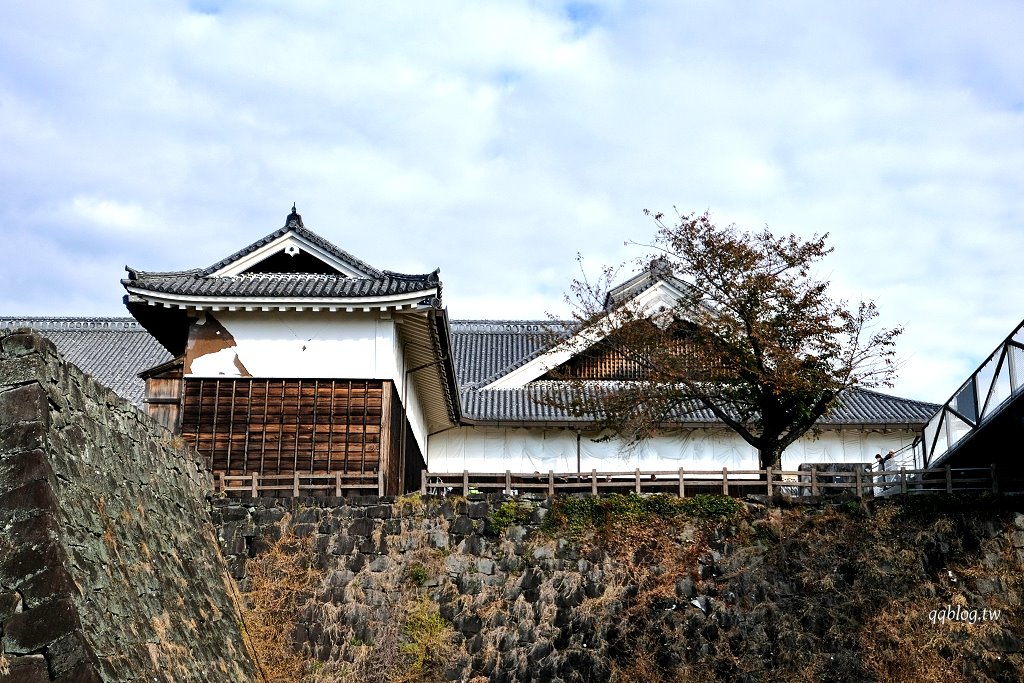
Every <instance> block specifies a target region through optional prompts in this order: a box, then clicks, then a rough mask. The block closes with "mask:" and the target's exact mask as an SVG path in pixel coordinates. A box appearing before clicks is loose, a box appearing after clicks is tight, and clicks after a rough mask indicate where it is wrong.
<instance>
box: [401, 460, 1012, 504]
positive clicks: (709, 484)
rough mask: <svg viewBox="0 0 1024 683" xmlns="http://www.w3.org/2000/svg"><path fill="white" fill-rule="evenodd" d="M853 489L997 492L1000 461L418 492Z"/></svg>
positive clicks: (492, 484) (426, 481)
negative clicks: (997, 463)
mask: <svg viewBox="0 0 1024 683" xmlns="http://www.w3.org/2000/svg"><path fill="white" fill-rule="evenodd" d="M847 489H852V490H853V492H855V493H856V494H857V495H858V496H884V495H892V494H899V493H902V494H908V493H927V492H947V493H953V492H954V491H958V492H959V491H991V492H992V493H998V492H999V483H998V478H997V475H996V466H995V465H992V466H990V467H970V468H965V467H948V466H947V467H944V468H938V469H907V468H905V467H904V468H900V469H899V470H868V469H864V468H857V469H855V470H853V471H851V472H837V471H834V470H818V469H815V468H812V469H809V470H776V469H772V468H768V469H766V470H730V469H728V468H726V467H723V468H722V469H721V470H688V469H686V468H682V467H681V468H679V469H678V470H656V471H643V470H634V471H633V472H599V471H597V470H591V471H590V472H571V473H564V472H563V473H558V472H554V471H548V472H547V473H542V472H533V473H529V474H526V473H517V472H512V471H509V470H506V471H505V472H488V473H480V472H469V471H463V472H427V471H425V470H424V471H423V472H422V478H421V482H420V493H421V494H424V495H426V494H429V493H436V494H441V493H461V494H462V495H467V494H469V493H488V492H501V493H505V494H510V495H511V494H515V493H523V492H530V491H540V492H543V493H546V494H547V495H549V496H553V495H555V494H556V493H577V494H578V493H589V494H591V495H595V496H596V495H598V494H600V493H603V492H617V493H626V492H632V493H671V494H674V495H678V496H680V497H685V496H687V495H692V494H695V493H721V494H723V495H727V496H730V495H732V496H736V495H743V494H745V493H767V494H768V495H773V494H774V493H776V492H780V493H790V494H794V495H812V496H815V495H820V494H823V493H824V494H834V493H841V492H843V491H844V490H847Z"/></svg>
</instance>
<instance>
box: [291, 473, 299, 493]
mask: <svg viewBox="0 0 1024 683" xmlns="http://www.w3.org/2000/svg"><path fill="white" fill-rule="evenodd" d="M292 497H294V498H298V497H299V473H298V472H293V477H292Z"/></svg>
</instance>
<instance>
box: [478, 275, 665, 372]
mask: <svg viewBox="0 0 1024 683" xmlns="http://www.w3.org/2000/svg"><path fill="white" fill-rule="evenodd" d="M682 296H683V293H682V292H680V291H679V289H677V288H676V287H674V286H673V285H671V284H669V283H668V282H665V281H663V280H661V281H658V282H656V283H655V284H653V285H652V286H651V287H649V288H648V289H646V290H645V291H643V292H641V293H640V294H638V295H637V296H636V297H635V298H634V299H632V300H631V301H630V302H628V303H627V304H624V306H628V307H629V311H630V316H634V315H636V316H641V317H645V318H650V317H653V316H656V315H657V314H658V313H660V312H662V311H666V310H671V309H673V308H675V307H676V305H677V304H678V302H679V299H680V298H681V297H682ZM625 317H626V316H624V315H623V314H622V313H621V312H616V313H611V314H610V315H608V317H607V318H605V319H604V321H602V323H601V324H600V325H598V326H596V327H593V328H590V329H587V330H585V331H583V332H580V333H578V334H576V335H574V336H572V337H570V338H569V339H567V340H565V341H564V342H562V343H560V344H558V345H557V346H555V347H554V348H552V349H551V350H550V351H547V352H546V353H544V354H541V355H540V356H537V357H536V358H534V359H533V360H531V361H530V362H529V363H526V364H525V365H523V366H522V367H519V368H516V369H515V370H513V371H512V372H509V373H508V374H506V375H504V376H502V377H500V378H498V379H496V380H495V381H493V382H491V383H490V384H488V385H487V386H485V387H483V388H484V389H518V388H520V387H523V386H526V385H527V384H528V383H530V382H532V381H534V380H535V379H537V378H539V377H541V376H543V375H544V374H545V373H546V372H548V371H549V370H551V369H553V368H557V367H558V366H559V365H561V364H562V363H564V362H566V361H568V360H569V359H570V358H572V357H574V356H576V355H578V354H580V353H583V352H584V351H586V350H587V349H588V348H590V347H591V346H593V345H594V344H596V343H597V342H599V341H601V340H602V339H604V338H605V337H607V336H608V335H609V334H610V333H611V332H612V331H613V330H616V329H618V328H619V327H620V326H622V324H623V322H624V321H625Z"/></svg>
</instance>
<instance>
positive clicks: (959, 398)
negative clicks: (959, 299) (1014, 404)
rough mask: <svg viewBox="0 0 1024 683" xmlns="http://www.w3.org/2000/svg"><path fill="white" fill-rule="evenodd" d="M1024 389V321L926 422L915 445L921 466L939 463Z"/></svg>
mask: <svg viewBox="0 0 1024 683" xmlns="http://www.w3.org/2000/svg"><path fill="white" fill-rule="evenodd" d="M1022 391H1024V322H1022V323H1021V324H1019V325H1018V326H1017V327H1016V328H1015V329H1014V330H1013V332H1011V333H1010V335H1009V336H1008V337H1007V338H1006V339H1004V340H1003V343H1002V344H1000V345H999V347H998V348H996V350H995V351H993V352H992V353H991V354H989V356H988V358H986V359H985V362H983V363H982V364H981V366H980V367H979V368H978V369H977V370H975V371H974V373H973V374H971V376H970V377H969V378H968V379H967V381H966V382H964V383H963V384H962V385H961V386H960V388H959V389H957V390H956V393H954V394H953V396H952V398H950V399H949V400H948V401H946V403H945V404H943V406H942V408H941V409H939V411H938V412H937V413H935V415H933V416H932V418H931V419H930V420H929V421H928V423H927V424H925V426H924V429H923V430H922V431H921V438H920V440H919V441H918V442H917V443H915V444H914V459H915V462H916V463H917V464H919V465H920V466H921V467H931V466H933V465H935V464H938V463H939V462H940V461H941V459H942V457H943V456H944V455H946V453H948V452H949V451H951V450H952V449H953V448H954V447H955V446H956V445H957V444H958V443H959V442H960V441H962V440H963V439H964V438H965V437H967V436H969V435H970V434H972V433H973V432H974V431H976V430H977V429H979V428H981V427H982V425H983V424H984V423H985V422H986V421H987V420H988V419H989V418H991V417H993V416H994V415H996V414H997V413H999V412H1000V410H1001V409H1002V408H1003V406H1004V405H1006V404H1007V402H1008V401H1009V400H1010V399H1012V398H1014V397H1016V396H1019V395H1020V394H1021V392H1022Z"/></svg>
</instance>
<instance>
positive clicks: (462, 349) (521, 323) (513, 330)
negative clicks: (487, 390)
mask: <svg viewBox="0 0 1024 683" xmlns="http://www.w3.org/2000/svg"><path fill="white" fill-rule="evenodd" d="M551 326H552V323H551V322H550V321H548V320H453V321H452V322H451V331H452V352H453V354H454V355H455V372H456V374H457V376H458V380H459V385H460V386H466V385H482V384H484V383H486V382H487V381H488V380H491V379H493V378H496V377H497V376H499V375H504V374H507V373H508V372H511V371H512V370H514V369H516V368H517V367H519V366H521V365H523V364H524V363H526V362H527V361H529V360H530V359H531V358H533V357H534V356H536V355H537V354H538V353H540V352H542V351H543V350H544V348H545V346H546V343H547V340H548V339H549V334H550V333H549V331H548V330H549V329H550V328H551Z"/></svg>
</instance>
